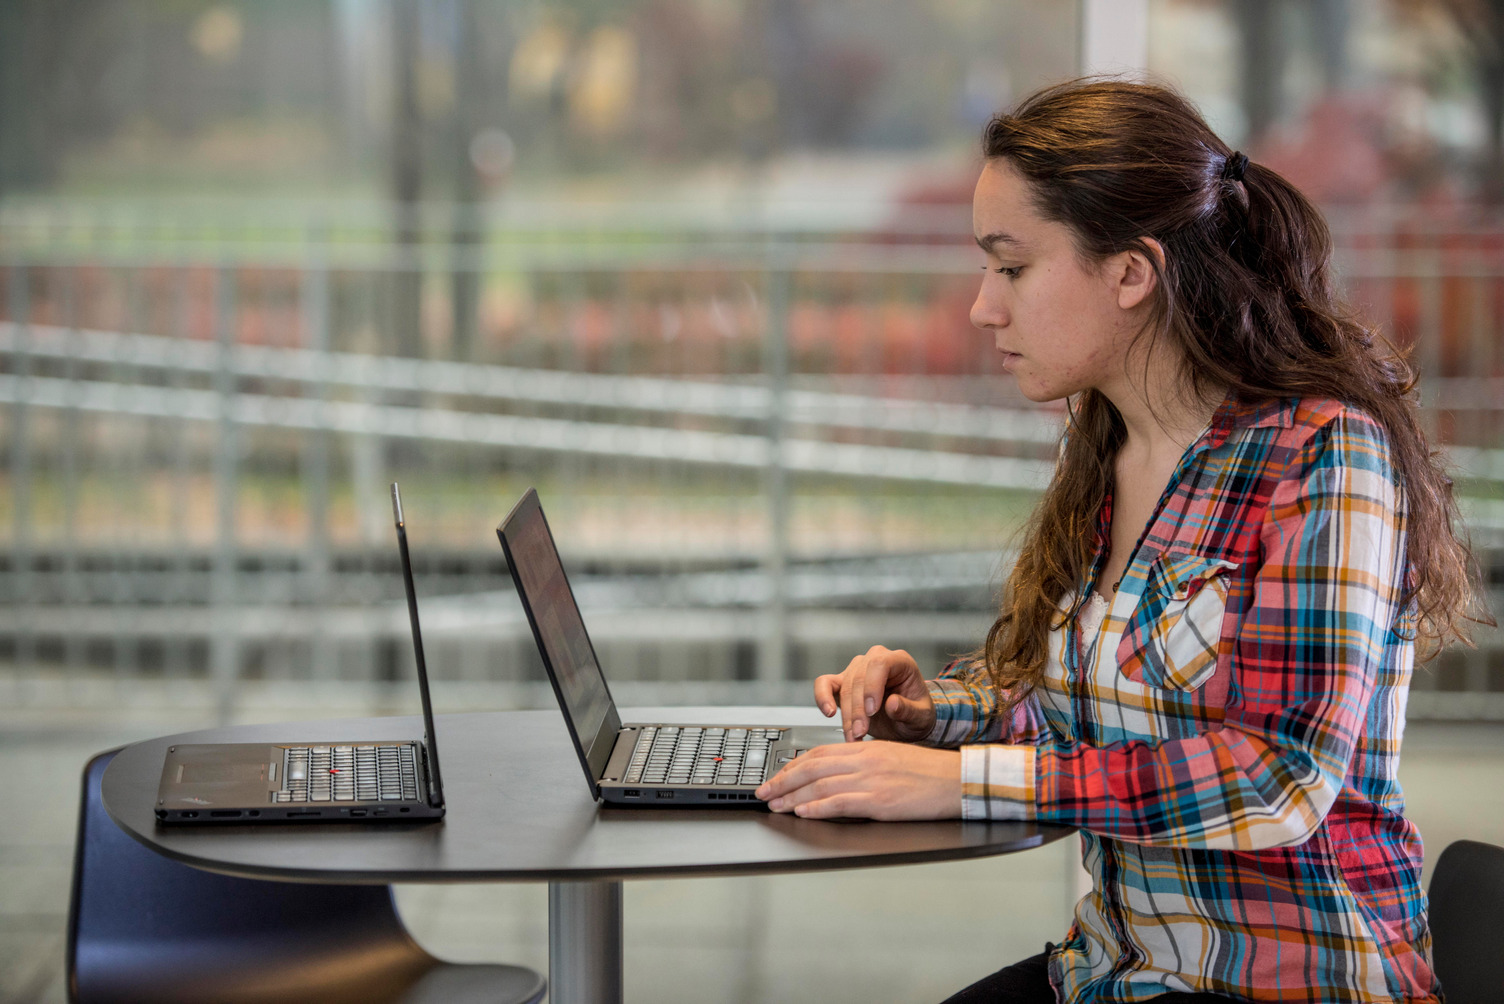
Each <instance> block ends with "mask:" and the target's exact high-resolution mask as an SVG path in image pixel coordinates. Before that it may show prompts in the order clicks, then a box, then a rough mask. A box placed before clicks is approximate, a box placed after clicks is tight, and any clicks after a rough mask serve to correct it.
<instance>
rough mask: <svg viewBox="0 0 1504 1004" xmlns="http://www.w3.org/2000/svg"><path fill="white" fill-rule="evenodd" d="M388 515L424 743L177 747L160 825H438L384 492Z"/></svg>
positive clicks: (434, 763)
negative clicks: (390, 822) (373, 822)
mask: <svg viewBox="0 0 1504 1004" xmlns="http://www.w3.org/2000/svg"><path fill="white" fill-rule="evenodd" d="M392 515H393V516H394V517H395V519H396V522H397V549H398V550H399V551H400V552H401V554H402V583H403V585H404V586H405V587H406V590H407V614H408V619H409V620H410V621H411V622H412V630H413V654H414V655H415V656H416V658H417V663H418V693H419V694H420V695H421V696H422V699H423V730H424V731H423V738H422V739H408V740H402V741H396V742H354V743H352V742H337V741H331V740H327V739H324V740H321V739H300V740H295V741H289V742H275V743H184V744H181V745H178V746H173V747H171V748H169V749H168V751H167V761H166V763H164V764H163V765H162V780H161V783H160V785H159V786H158V788H157V806H156V815H157V822H158V823H159V824H163V823H172V824H177V823H181V824H185V825H192V824H199V825H202V824H210V823H283V822H319V821H323V822H328V821H339V822H353V821H364V820H383V821H385V820H412V819H438V818H440V817H442V816H443V815H444V786H443V782H442V781H441V780H440V777H439V749H438V743H437V736H436V735H435V733H434V728H433V706H432V704H431V703H430V701H429V699H428V667H427V665H426V664H425V662H424V660H423V633H422V631H420V630H419V628H418V596H417V593H416V591H415V590H414V589H413V567H412V561H411V559H410V558H409V557H408V553H407V529H406V527H405V525H404V523H403V519H402V496H401V494H400V493H399V492H398V490H397V485H396V484H395V483H393V484H392Z"/></svg>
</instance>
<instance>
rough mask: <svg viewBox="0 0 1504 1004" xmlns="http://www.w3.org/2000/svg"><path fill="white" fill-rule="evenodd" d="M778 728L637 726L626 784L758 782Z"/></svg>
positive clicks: (777, 735) (781, 732)
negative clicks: (636, 736)
mask: <svg viewBox="0 0 1504 1004" xmlns="http://www.w3.org/2000/svg"><path fill="white" fill-rule="evenodd" d="M782 734H783V730H782V729H727V728H707V727H703V726H669V725H663V726H653V725H649V726H646V727H645V728H643V729H642V732H641V734H640V736H639V738H638V740H637V745H636V747H635V748H633V750H632V759H631V761H630V762H629V763H628V764H627V776H626V777H625V778H624V781H625V782H626V783H627V784H761V783H762V779H763V775H764V774H765V773H766V772H767V764H768V754H769V752H770V751H771V749H772V747H773V743H774V742H775V741H777V739H778V737H779V736H780V735H782Z"/></svg>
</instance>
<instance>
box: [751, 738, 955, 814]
mask: <svg viewBox="0 0 1504 1004" xmlns="http://www.w3.org/2000/svg"><path fill="white" fill-rule="evenodd" d="M757 797H758V798H760V799H762V800H763V801H765V802H767V803H768V807H769V808H770V809H772V810H773V811H774V812H793V813H796V814H797V815H800V816H807V817H809V818H812V819H828V818H830V817H832V816H847V817H857V816H859V817H866V818H868V819H955V818H957V817H958V816H960V815H961V754H960V752H959V751H957V750H937V749H931V748H929V747H927V746H912V745H910V744H908V743H894V742H883V741H881V740H871V741H868V742H855V743H837V744H835V745H831V746H816V747H815V748H814V749H812V750H810V751H809V752H807V753H805V754H803V755H802V756H800V757H798V758H797V759H796V760H794V761H793V762H791V763H789V764H787V765H785V766H784V768H783V769H782V770H780V771H779V772H778V773H777V774H774V775H773V776H772V777H770V778H768V779H767V780H766V781H764V782H763V783H762V786H761V787H759V788H758V789H757Z"/></svg>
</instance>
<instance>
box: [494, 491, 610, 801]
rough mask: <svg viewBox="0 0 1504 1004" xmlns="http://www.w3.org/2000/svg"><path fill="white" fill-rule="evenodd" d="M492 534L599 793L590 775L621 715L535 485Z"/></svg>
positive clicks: (598, 769) (602, 763)
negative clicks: (500, 549)
mask: <svg viewBox="0 0 1504 1004" xmlns="http://www.w3.org/2000/svg"><path fill="white" fill-rule="evenodd" d="M496 536H497V537H498V538H500V540H501V547H502V550H504V551H505V552H506V556H507V565H508V566H509V567H510V568H511V571H512V581H513V582H515V583H516V584H517V595H518V596H520V597H521V599H522V609H523V610H524V611H525V612H526V613H527V622H528V624H529V625H530V626H531V627H532V629H533V638H534V639H535V640H536V641H537V643H538V653H539V654H540V655H541V656H542V657H543V668H544V669H545V670H546V671H547V672H548V679H549V682H550V683H552V684H553V688H554V695H555V696H556V697H557V698H558V699H559V708H560V710H562V711H563V712H564V721H565V723H566V724H568V726H569V734H570V737H571V738H572V739H573V740H574V748H575V752H576V753H578V754H579V756H580V763H581V765H582V766H583V767H584V768H585V776H586V778H587V779H588V780H589V781H590V793H591V794H592V795H593V796H595V797H596V798H599V797H600V785H599V784H598V783H597V779H599V778H600V777H601V775H602V774H603V773H604V772H605V769H606V763H607V762H608V761H609V760H610V759H611V748H612V746H613V745H614V744H615V743H616V734H617V733H618V732H620V731H621V716H620V715H618V714H617V712H616V702H615V701H613V700H612V699H611V690H610V688H608V687H607V686H606V677H605V674H603V673H602V672H601V667H600V662H599V661H598V660H597V659H596V657H595V646H594V645H592V644H591V643H590V635H589V634H588V633H587V632H586V631H585V621H584V619H583V618H581V617H580V608H579V606H578V604H576V603H575V599H574V590H572V589H571V588H570V586H569V579H568V578H567V577H566V576H565V574H564V566H563V564H562V563H561V562H560V561H559V551H558V549H557V548H556V547H555V546H554V537H553V533H552V532H551V531H550V530H549V528H548V520H546V519H545V518H544V516H543V506H542V505H541V504H540V503H539V502H538V493H537V491H535V490H534V489H532V488H529V489H528V490H527V492H526V493H524V494H523V496H522V498H521V499H520V500H518V502H517V504H516V505H515V506H513V507H512V511H511V513H510V514H509V515H508V516H507V518H506V519H504V520H502V521H501V525H500V526H498V527H497V528H496Z"/></svg>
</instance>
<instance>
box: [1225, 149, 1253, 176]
mask: <svg viewBox="0 0 1504 1004" xmlns="http://www.w3.org/2000/svg"><path fill="white" fill-rule="evenodd" d="M1246 170H1248V157H1247V155H1245V154H1244V153H1243V152H1242V151H1241V150H1234V151H1233V152H1232V153H1231V154H1230V155H1228V158H1227V159H1226V160H1224V161H1223V162H1222V180H1223V181H1242V180H1243V172H1244V171H1246Z"/></svg>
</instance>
